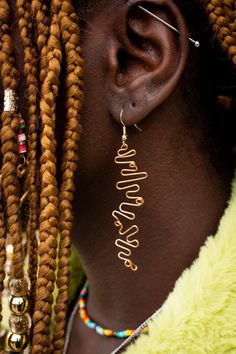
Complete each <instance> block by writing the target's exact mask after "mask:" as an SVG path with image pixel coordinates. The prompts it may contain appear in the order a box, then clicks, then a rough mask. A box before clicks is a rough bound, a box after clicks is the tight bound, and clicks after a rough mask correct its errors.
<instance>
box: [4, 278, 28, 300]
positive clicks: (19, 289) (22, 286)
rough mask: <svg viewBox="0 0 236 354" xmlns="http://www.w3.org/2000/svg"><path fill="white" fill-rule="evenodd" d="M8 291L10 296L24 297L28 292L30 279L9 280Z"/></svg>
mask: <svg viewBox="0 0 236 354" xmlns="http://www.w3.org/2000/svg"><path fill="white" fill-rule="evenodd" d="M9 290H10V294H11V295H12V296H16V297H17V296H26V295H27V294H28V293H29V291H30V279H29V277H27V276H25V277H23V278H22V279H10V280H9Z"/></svg>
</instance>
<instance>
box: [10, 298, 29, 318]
mask: <svg viewBox="0 0 236 354" xmlns="http://www.w3.org/2000/svg"><path fill="white" fill-rule="evenodd" d="M28 305H29V301H28V299H27V298H26V297H22V296H18V297H16V296H12V297H11V299H10V309H11V312H12V313H13V314H14V315H17V316H22V315H23V314H24V313H25V312H26V311H27V309H28Z"/></svg>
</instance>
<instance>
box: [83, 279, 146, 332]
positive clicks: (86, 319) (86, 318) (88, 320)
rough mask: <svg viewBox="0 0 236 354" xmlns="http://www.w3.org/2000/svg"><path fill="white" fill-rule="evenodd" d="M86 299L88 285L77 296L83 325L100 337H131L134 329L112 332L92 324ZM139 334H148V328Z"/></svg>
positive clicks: (94, 323)
mask: <svg viewBox="0 0 236 354" xmlns="http://www.w3.org/2000/svg"><path fill="white" fill-rule="evenodd" d="M87 297H88V284H87V283H86V284H85V285H84V287H83V289H82V290H81V292H80V296H79V314H80V318H81V319H82V321H83V322H84V324H85V325H86V326H87V327H88V328H90V329H92V330H93V331H95V332H96V333H98V334H99V335H101V336H105V337H116V338H128V337H130V336H132V335H133V334H134V333H135V332H136V329H126V330H124V331H114V330H112V329H106V328H103V327H102V326H100V325H98V324H97V323H96V322H94V321H93V320H92V319H91V317H89V315H88V312H87V306H86V299H87ZM141 333H148V328H147V327H145V328H142V331H141Z"/></svg>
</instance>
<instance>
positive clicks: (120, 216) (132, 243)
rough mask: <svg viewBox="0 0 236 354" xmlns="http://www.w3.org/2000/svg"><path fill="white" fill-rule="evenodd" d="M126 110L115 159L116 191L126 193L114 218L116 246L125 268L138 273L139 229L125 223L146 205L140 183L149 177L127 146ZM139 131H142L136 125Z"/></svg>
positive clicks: (131, 219) (132, 219)
mask: <svg viewBox="0 0 236 354" xmlns="http://www.w3.org/2000/svg"><path fill="white" fill-rule="evenodd" d="M123 113H124V110H122V111H121V113H120V122H121V124H122V126H123V134H122V145H121V147H120V149H119V150H118V152H117V156H116V157H115V163H116V164H117V165H118V166H121V177H122V179H121V180H120V181H118V182H117V183H116V189H117V190H119V191H122V192H123V191H124V193H125V197H126V201H125V202H122V203H121V204H120V206H119V208H118V210H114V211H113V213H112V216H113V217H114V219H115V222H114V225H115V226H116V227H117V228H118V232H119V238H118V239H116V241H115V245H116V246H117V247H118V249H119V252H118V258H119V259H121V260H122V261H123V262H124V265H125V267H127V268H130V269H131V270H132V271H134V272H135V271H137V269H138V266H137V265H136V264H135V263H134V262H133V260H132V259H131V258H132V251H133V250H134V249H135V248H138V247H139V244H140V242H139V240H138V238H137V236H138V233H139V227H138V226H137V225H136V224H135V223H133V225H132V226H130V227H129V226H126V225H125V223H128V222H129V221H131V222H132V221H134V220H135V219H136V216H135V213H134V211H133V208H137V207H141V206H142V205H143V204H144V198H142V197H141V196H139V195H138V193H139V192H140V186H139V184H138V183H139V181H142V180H144V179H146V178H147V177H148V174H147V172H139V170H138V166H137V164H136V162H135V161H134V160H133V158H134V157H135V156H136V150H134V149H132V150H130V149H129V146H128V144H127V140H128V135H127V129H126V125H125V124H124V121H123ZM135 127H136V128H137V129H139V130H140V131H141V129H140V128H139V127H138V126H137V125H135Z"/></svg>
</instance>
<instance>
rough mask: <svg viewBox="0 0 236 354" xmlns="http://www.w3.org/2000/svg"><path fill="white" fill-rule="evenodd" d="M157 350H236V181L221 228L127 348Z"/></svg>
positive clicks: (192, 353) (178, 353)
mask: <svg viewBox="0 0 236 354" xmlns="http://www.w3.org/2000/svg"><path fill="white" fill-rule="evenodd" d="M157 271H158V270H157ZM147 299H148V297H147ZM154 353H155V354H157V353H158V354H167V353H168V354H172V353H173V354H174V353H175V354H203V353H204V354H205V353H211V354H223V353H225V354H226V353H227V354H228V353H236V181H234V182H233V186H232V196H231V199H230V202H229V205H228V208H227V209H226V211H225V214H224V216H223V217H222V219H221V222H220V225H219V228H218V232H217V234H216V235H215V236H214V237H213V236H210V237H209V238H208V239H207V241H206V243H205V245H204V246H203V247H202V248H201V251H200V253H199V257H198V258H197V260H196V261H195V262H194V263H193V265H192V266H191V267H190V268H189V269H187V270H185V271H184V273H183V274H182V276H181V277H180V279H179V280H178V281H177V282H176V285H175V288H174V290H173V292H172V293H171V294H170V295H169V297H168V299H167V300H166V302H165V304H164V307H163V310H162V312H161V313H160V314H159V315H157V316H156V317H155V319H154V320H153V321H152V323H151V324H150V325H149V334H148V335H141V336H140V337H139V338H138V339H137V341H136V342H135V343H134V344H132V345H131V346H130V347H129V348H128V350H127V351H126V354H154Z"/></svg>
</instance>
